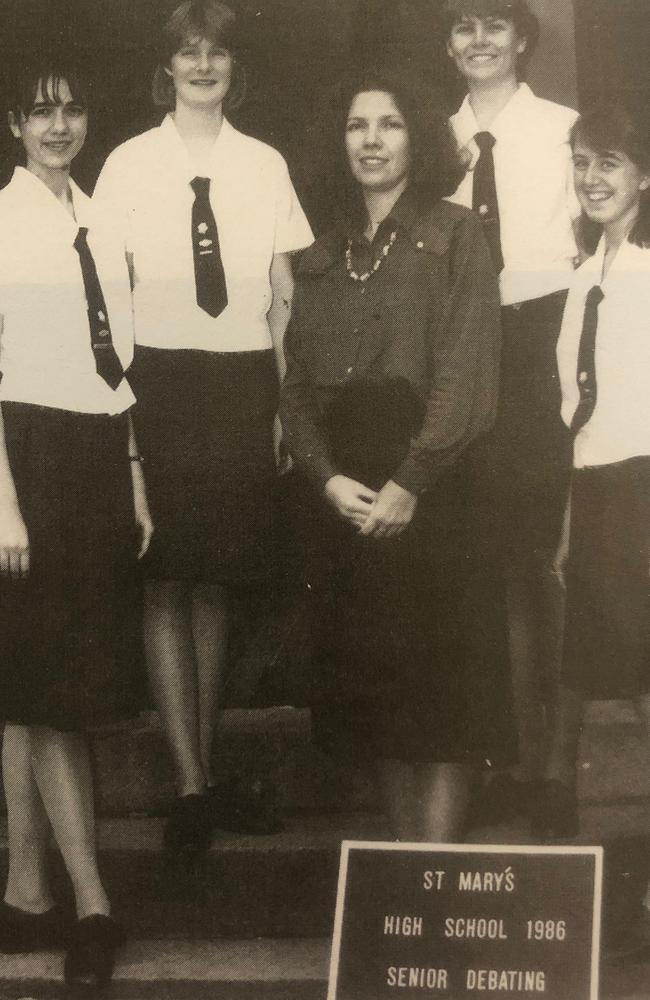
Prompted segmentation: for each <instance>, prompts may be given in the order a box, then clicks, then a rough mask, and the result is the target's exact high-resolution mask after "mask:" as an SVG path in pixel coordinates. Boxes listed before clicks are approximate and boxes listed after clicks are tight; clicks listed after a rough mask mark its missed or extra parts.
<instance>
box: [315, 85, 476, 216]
mask: <svg viewBox="0 0 650 1000" xmlns="http://www.w3.org/2000/svg"><path fill="white" fill-rule="evenodd" d="M368 91H382V92H383V93H387V94H390V95H391V97H392V98H393V100H394V101H395V104H396V105H397V107H398V109H399V111H400V113H401V114H402V116H403V118H404V121H405V124H406V128H407V131H408V137H409V156H410V169H409V179H408V187H409V189H410V190H411V191H412V192H414V194H415V195H416V197H417V199H418V203H419V204H420V205H421V206H422V207H423V208H426V207H429V208H430V207H431V206H432V205H433V204H434V202H436V201H438V200H440V199H441V198H445V197H447V196H448V195H450V194H453V192H454V191H455V190H456V188H457V187H458V185H459V183H460V181H461V180H462V177H463V174H464V167H463V166H462V165H461V161H460V157H459V155H458V149H457V146H456V142H455V140H454V138H453V135H452V133H451V130H450V127H449V122H448V114H447V109H446V108H445V106H444V104H443V101H442V99H441V98H440V97H438V96H437V95H436V93H435V91H434V90H433V89H432V88H431V87H428V86H425V85H424V84H423V83H421V82H419V81H415V80H414V79H412V78H411V77H410V75H409V74H408V73H407V72H406V71H405V70H403V69H401V68H398V67H396V66H381V67H378V66H367V67H361V68H359V69H356V70H355V71H353V72H351V73H350V74H348V75H346V76H345V77H344V78H343V79H342V80H341V81H340V82H339V84H338V85H337V86H336V87H335V88H334V89H333V90H332V91H331V92H330V93H329V95H328V99H327V102H326V105H325V107H324V111H323V114H322V115H319V116H318V124H317V127H316V129H315V130H314V132H313V138H315V139H316V141H317V143H318V147H319V148H318V149H314V148H313V145H314V144H313V142H312V144H311V145H312V149H311V150H310V159H311V163H312V165H313V164H314V163H316V164H319V167H320V169H319V177H318V179H317V181H316V184H317V186H318V187H319V188H320V191H321V193H322V194H323V195H324V196H325V198H326V200H327V202H328V203H329V204H330V205H331V206H332V207H333V209H334V212H335V214H336V215H338V216H342V217H346V216H347V217H353V218H355V219H360V218H362V217H363V214H364V206H363V198H362V193H361V185H360V184H359V182H358V181H357V180H355V179H354V177H353V176H352V173H351V170H350V165H349V161H348V157H347V153H346V149H345V127H346V122H347V119H348V115H349V111H350V107H351V105H352V101H353V99H354V98H355V97H356V95H357V94H363V93H367V92H368Z"/></svg>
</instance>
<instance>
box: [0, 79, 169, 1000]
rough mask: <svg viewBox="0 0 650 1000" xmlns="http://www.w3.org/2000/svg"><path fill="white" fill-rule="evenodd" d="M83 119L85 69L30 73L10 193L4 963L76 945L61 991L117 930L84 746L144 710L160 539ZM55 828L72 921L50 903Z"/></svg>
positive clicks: (2, 451) (122, 314)
mask: <svg viewBox="0 0 650 1000" xmlns="http://www.w3.org/2000/svg"><path fill="white" fill-rule="evenodd" d="M87 117H88V116H87V110H86V97H85V91H84V87H83V85H82V83H81V82H80V81H79V79H78V77H77V76H76V74H75V73H73V72H72V71H70V70H69V69H66V68H63V67H62V66H61V64H60V63H56V62H52V63H50V64H49V65H48V64H47V63H44V64H40V65H38V66H37V67H32V68H29V67H27V68H25V70H24V71H23V73H22V75H21V78H20V80H19V81H18V83H17V86H16V92H15V94H14V96H13V98H12V102H11V111H10V113H9V124H10V127H11V131H12V133H13V135H14V137H15V139H16V141H17V143H18V144H19V148H20V150H21V151H22V153H23V162H24V163H25V166H24V167H22V166H18V167H17V168H16V170H15V172H14V175H13V177H12V179H11V182H10V183H9V185H8V186H7V187H6V188H4V190H3V191H2V192H0V228H1V230H2V233H3V239H2V243H1V245H0V317H1V320H0V322H1V328H0V329H1V333H0V371H1V372H2V379H1V381H0V719H1V720H2V722H3V723H4V738H3V747H2V765H3V782H4V792H5V796H6V799H7V838H8V845H9V870H8V875H7V885H6V888H5V894H4V900H3V902H2V904H0V951H4V952H20V951H38V950H41V949H42V950H48V949H51V948H52V947H64V946H67V956H66V960H65V978H66V980H67V981H68V983H73V984H74V983H78V982H86V981H89V982H91V983H93V982H97V983H99V984H100V985H102V984H105V983H106V982H107V981H108V980H109V979H110V976H111V972H112V967H113V960H114V954H115V950H116V949H117V947H118V946H119V945H120V944H121V943H122V942H123V940H124V932H123V930H122V928H121V927H120V926H119V925H118V924H117V923H115V921H114V920H113V919H112V917H111V916H110V905H109V901H108V898H107V896H106V892H105V890H104V887H103V885H102V881H101V878H100V875H99V872H98V868H97V849H96V842H95V829H94V821H93V789H92V773H91V768H90V761H89V754H88V746H87V740H86V733H87V731H88V729H89V728H91V727H93V726H94V725H96V724H100V723H105V722H107V721H112V720H116V719H119V718H122V717H128V716H130V715H134V714H136V713H137V711H138V710H139V707H141V704H142V695H143V693H144V664H143V662H142V661H143V657H142V655H141V604H142V602H141V593H140V591H141V586H140V579H139V574H138V572H137V555H138V550H139V553H140V555H143V554H144V553H145V551H146V549H147V545H148V542H149V539H150V536H151V531H152V525H151V520H150V517H149V513H148V509H147V502H146V495H145V491H144V481H143V476H142V469H141V466H140V463H139V462H138V461H137V455H138V452H137V446H136V443H135V438H134V436H133V432H132V429H131V428H130V421H129V416H128V410H129V408H130V407H131V406H132V404H133V402H134V397H133V393H132V392H131V389H130V387H129V384H128V382H127V380H126V378H125V377H124V376H125V372H126V371H127V369H128V368H129V365H130V363H131V359H132V357H133V324H132V315H131V295H130V287H129V275H128V269H127V264H126V258H125V248H124V243H123V242H121V241H120V239H119V238H118V237H116V235H115V233H114V231H113V228H112V225H111V223H110V221H109V220H106V219H105V218H103V217H102V215H101V213H100V212H99V211H98V210H97V208H96V207H95V206H93V205H92V204H91V202H90V201H89V199H88V198H87V197H86V196H85V195H84V194H83V193H82V192H81V191H80V190H79V188H78V187H77V186H76V185H75V183H74V182H73V181H72V180H71V179H70V176H69V175H70V165H71V163H72V160H73V159H74V157H75V156H76V154H77V153H78V152H79V150H80V149H81V147H82V146H83V143H84V139H85V136H86V128H87ZM129 449H130V451H129ZM129 454H130V455H131V456H132V458H134V459H136V460H135V461H132V462H129ZM137 528H139V529H140V538H139V540H138V538H137V530H136V529H137ZM138 664H141V670H140V671H138ZM138 680H140V683H139V684H138ZM50 829H51V831H52V833H53V835H54V839H55V841H56V843H57V845H58V847H59V849H60V851H61V854H62V856H63V861H64V863H65V867H66V870H67V873H68V875H69V876H70V880H71V882H72V888H73V890H74V899H75V904H76V918H77V919H76V921H73V920H72V919H71V917H69V916H68V914H67V913H66V912H65V910H64V909H62V908H61V907H60V906H58V905H54V900H53V897H52V892H51V887H50V884H49V879H48V865H47V849H48V844H49V839H50Z"/></svg>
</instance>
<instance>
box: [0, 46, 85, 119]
mask: <svg viewBox="0 0 650 1000" xmlns="http://www.w3.org/2000/svg"><path fill="white" fill-rule="evenodd" d="M64 82H65V83H67V84H68V87H69V89H70V94H71V95H72V100H73V101H74V102H75V103H76V104H79V105H80V107H82V108H85V109H87V108H88V103H89V84H88V81H87V79H86V77H85V75H84V74H83V73H82V71H81V70H80V69H79V67H78V66H77V65H75V64H73V63H72V62H70V61H68V59H67V58H65V57H62V56H59V55H42V56H41V57H40V58H37V59H35V60H34V61H31V62H28V63H25V64H23V65H22V66H21V68H20V69H19V70H18V72H17V73H16V74H15V76H14V77H13V79H12V80H11V82H10V84H9V86H8V102H7V109H8V110H9V111H11V112H13V114H14V116H15V118H16V120H17V121H20V119H21V118H22V116H23V115H24V116H25V118H27V117H29V115H30V114H31V112H32V111H33V110H34V105H35V104H36V98H37V96H38V92H39V87H40V88H41V92H42V96H43V97H44V98H45V100H46V101H47V102H48V103H52V104H60V103H61V96H60V95H61V84H62V83H64Z"/></svg>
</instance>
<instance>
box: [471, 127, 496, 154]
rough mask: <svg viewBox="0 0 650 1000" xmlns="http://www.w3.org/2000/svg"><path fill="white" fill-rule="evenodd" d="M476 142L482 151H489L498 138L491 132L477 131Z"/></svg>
mask: <svg viewBox="0 0 650 1000" xmlns="http://www.w3.org/2000/svg"><path fill="white" fill-rule="evenodd" d="M474 142H475V143H476V145H477V146H478V148H479V151H480V152H481V153H489V152H490V150H491V149H492V147H493V146H494V144H495V142H496V139H495V138H494V136H493V135H492V133H491V132H477V133H476V135H475V136H474Z"/></svg>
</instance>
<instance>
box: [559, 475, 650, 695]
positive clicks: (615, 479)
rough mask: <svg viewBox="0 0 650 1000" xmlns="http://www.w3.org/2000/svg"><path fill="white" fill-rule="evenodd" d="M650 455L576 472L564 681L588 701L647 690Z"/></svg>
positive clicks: (649, 663) (649, 658) (649, 688)
mask: <svg viewBox="0 0 650 1000" xmlns="http://www.w3.org/2000/svg"><path fill="white" fill-rule="evenodd" d="M649 557H650V458H647V457H640V458H632V459H628V460H627V461H624V462H617V463H615V464H612V465H604V466H593V467H590V468H586V469H579V470H576V472H575V473H574V477H573V486H572V491H571V541H570V549H569V560H568V564H567V572H566V581H567V613H566V629H565V640H564V665H563V682H564V684H565V685H566V686H567V687H569V688H571V689H574V690H577V691H582V692H583V693H584V694H585V695H586V696H587V697H589V698H633V697H635V696H637V695H639V694H644V693H647V692H648V691H650V581H649V576H648V567H649Z"/></svg>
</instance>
